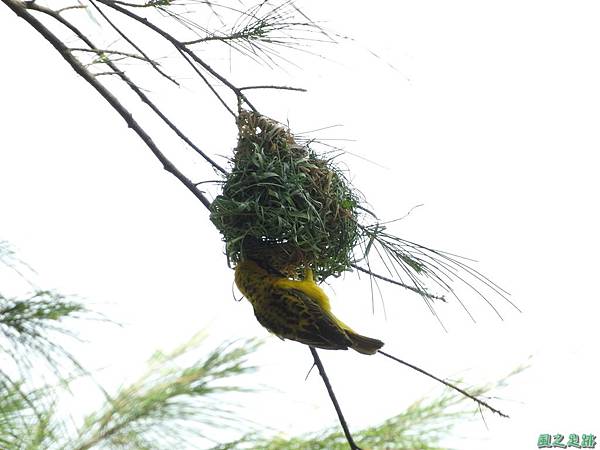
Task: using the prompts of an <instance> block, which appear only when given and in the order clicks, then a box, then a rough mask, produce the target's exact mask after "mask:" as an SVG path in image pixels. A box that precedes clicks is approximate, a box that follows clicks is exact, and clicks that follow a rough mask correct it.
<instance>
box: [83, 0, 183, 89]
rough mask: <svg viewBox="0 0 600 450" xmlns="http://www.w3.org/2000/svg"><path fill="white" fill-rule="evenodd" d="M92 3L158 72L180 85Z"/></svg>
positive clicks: (107, 21)
mask: <svg viewBox="0 0 600 450" xmlns="http://www.w3.org/2000/svg"><path fill="white" fill-rule="evenodd" d="M90 4H91V5H92V6H93V7H94V8H95V9H96V11H98V13H99V14H100V15H101V16H102V17H103V18H104V20H106V23H108V24H109V25H110V26H111V27H112V28H113V29H114V30H115V31H116V32H117V33H118V34H119V35H120V36H121V37H122V38H123V39H125V41H127V42H128V43H129V45H131V46H132V47H133V48H135V49H136V50H137V51H138V52H139V53H140V55H142V56H144V57H145V58H146V60H147V61H148V62H149V63H150V64H151V65H152V67H153V68H154V70H156V71H157V72H158V73H160V74H161V75H162V76H163V77H165V78H166V79H167V80H169V81H171V82H172V83H175V85H177V86H179V83H178V82H177V81H176V80H175V79H174V78H173V77H171V76H169V75H168V74H166V73H165V72H164V71H162V70H161V68H160V67H158V64H157V63H156V62H155V61H154V60H153V59H152V58H150V57H149V56H148V55H146V53H144V50H142V49H141V48H140V47H139V46H138V45H137V44H136V43H135V42H133V40H132V39H130V38H129V36H127V35H126V34H125V33H123V32H122V31H121V30H120V29H119V27H117V26H116V25H115V24H114V23H113V22H112V21H111V20H110V19H109V18H108V16H107V15H106V14H104V11H102V10H101V9H100V7H99V6H98V5H96V4H95V3H94V2H93V1H91V0H90Z"/></svg>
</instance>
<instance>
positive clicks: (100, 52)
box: [71, 47, 154, 63]
mask: <svg viewBox="0 0 600 450" xmlns="http://www.w3.org/2000/svg"><path fill="white" fill-rule="evenodd" d="M71 51H72V52H86V53H96V54H97V55H98V56H100V57H103V56H106V55H117V56H126V57H127V58H133V59H139V60H140V61H145V62H148V63H153V62H154V61H151V60H149V59H147V57H146V56H143V55H136V54H135V53H128V52H121V51H118V50H104V49H100V48H79V47H77V48H71ZM102 62H104V61H102Z"/></svg>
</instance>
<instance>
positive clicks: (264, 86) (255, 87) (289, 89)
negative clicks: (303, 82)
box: [239, 85, 308, 92]
mask: <svg viewBox="0 0 600 450" xmlns="http://www.w3.org/2000/svg"><path fill="white" fill-rule="evenodd" d="M239 89H240V91H245V90H248V89H279V90H284V91H298V92H308V91H307V90H306V89H304V88H297V87H292V86H273V85H259V86H244V87H241V88H239Z"/></svg>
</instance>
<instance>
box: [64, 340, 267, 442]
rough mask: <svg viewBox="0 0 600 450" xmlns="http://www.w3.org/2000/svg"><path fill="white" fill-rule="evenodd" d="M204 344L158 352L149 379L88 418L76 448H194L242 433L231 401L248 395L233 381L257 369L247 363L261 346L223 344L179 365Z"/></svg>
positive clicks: (126, 389) (126, 388)
mask: <svg viewBox="0 0 600 450" xmlns="http://www.w3.org/2000/svg"><path fill="white" fill-rule="evenodd" d="M200 342H201V339H200V337H199V336H197V337H196V338H194V339H192V340H191V341H190V342H189V343H187V344H185V345H183V346H181V347H179V348H177V349H176V350H174V351H172V352H169V353H160V352H157V353H156V354H155V355H154V356H153V357H152V358H151V360H150V361H149V366H148V371H147V372H146V373H145V374H143V375H142V376H141V377H140V378H139V379H138V380H136V381H134V382H133V383H131V384H129V385H127V386H124V387H122V388H121V389H120V390H119V391H118V392H117V393H116V394H115V395H114V396H111V397H109V398H107V401H106V403H105V404H104V406H102V407H101V408H100V410H98V411H97V412H94V413H92V414H90V415H88V416H87V417H86V419H85V421H84V423H83V425H82V427H81V428H80V430H79V433H78V437H77V439H76V445H73V446H72V448H74V449H76V450H86V449H89V448H96V447H97V448H110V449H131V448H136V449H137V448H140V449H148V450H149V449H156V450H159V449H173V448H193V442H194V441H195V442H198V441H199V440H200V439H209V440H211V439H212V437H211V433H214V432H215V430H219V428H228V429H233V430H237V429H239V428H243V425H242V423H243V421H242V419H241V418H240V415H239V411H238V413H236V408H235V405H234V404H232V403H231V402H228V401H227V400H226V395H228V394H232V393H234V394H240V393H242V392H248V391H249V389H247V388H244V387H241V385H240V384H237V383H238V382H239V381H236V383H234V382H233V381H230V379H232V378H234V377H239V376H240V375H244V374H248V373H251V372H253V371H254V370H255V369H256V368H255V367H254V366H252V365H250V364H248V361H247V359H248V356H249V355H250V354H251V353H252V352H253V351H254V350H255V349H256V348H257V346H258V342H257V341H248V342H242V343H238V344H233V343H230V344H224V345H221V346H219V347H217V348H215V349H213V350H212V351H210V352H209V353H208V354H205V355H203V356H202V357H201V358H200V359H199V360H197V361H196V362H194V363H192V364H191V365H189V364H188V365H181V364H179V361H180V360H181V359H186V358H189V356H190V352H191V350H194V349H197V347H198V344H199V343H200Z"/></svg>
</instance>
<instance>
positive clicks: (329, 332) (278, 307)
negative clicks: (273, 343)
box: [255, 287, 352, 350]
mask: <svg viewBox="0 0 600 450" xmlns="http://www.w3.org/2000/svg"><path fill="white" fill-rule="evenodd" d="M255 314H256V318H257V319H258V321H259V322H260V323H261V324H262V325H263V326H264V327H266V328H267V329H269V330H271V331H272V332H273V333H274V334H276V335H278V336H279V337H282V338H285V339H292V340H294V341H298V342H302V343H303V344H306V345H310V346H313V347H318V348H324V349H331V350H342V349H347V348H348V347H350V346H351V345H352V341H351V340H350V338H349V337H348V335H347V334H346V332H345V331H344V330H343V329H342V328H341V327H340V326H339V325H338V324H337V323H336V322H335V320H334V319H333V318H332V317H331V315H330V314H329V313H328V312H327V311H325V310H324V309H323V308H321V306H320V305H319V304H318V303H317V302H316V301H314V300H313V299H311V298H310V297H309V296H308V295H306V294H305V293H304V292H302V291H299V290H296V289H282V288H277V287H275V288H273V289H272V291H271V292H270V295H269V296H268V304H265V305H264V307H262V308H260V311H257V309H256V308H255Z"/></svg>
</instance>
